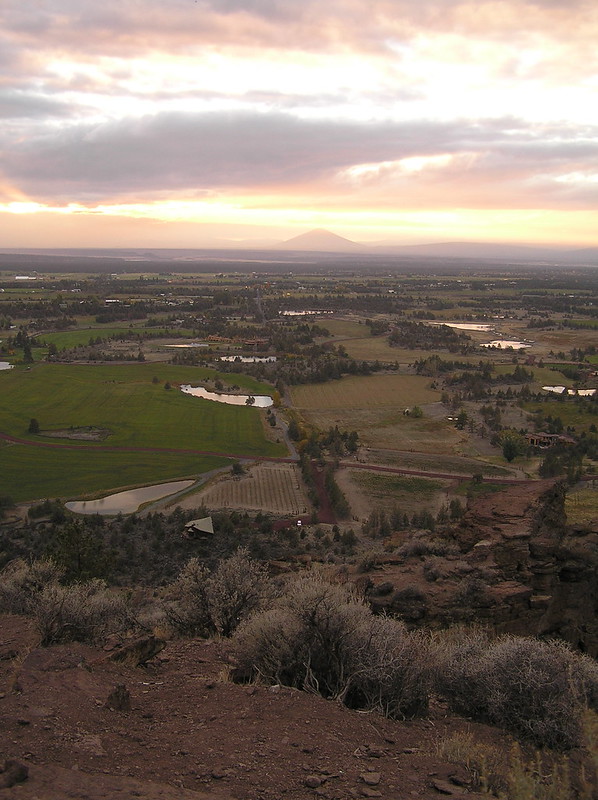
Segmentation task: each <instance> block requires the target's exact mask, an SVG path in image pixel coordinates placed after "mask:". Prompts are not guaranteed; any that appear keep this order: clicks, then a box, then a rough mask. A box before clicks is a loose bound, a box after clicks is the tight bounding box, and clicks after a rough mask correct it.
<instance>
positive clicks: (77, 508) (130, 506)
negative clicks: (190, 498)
mask: <svg viewBox="0 0 598 800" xmlns="http://www.w3.org/2000/svg"><path fill="white" fill-rule="evenodd" d="M193 483H194V481H172V482H171V483H158V484H156V485H154V486H143V487H141V488H140V489H129V490H128V491H126V492H117V493H116V494H109V495H108V496H107V497H102V498H100V499H99V500H73V501H71V502H69V503H66V507H67V508H68V510H69V511H74V512H75V514H133V513H134V512H135V511H137V509H138V508H139V506H140V505H143V503H149V502H151V501H152V500H160V499H161V498H162V497H168V495H170V494H174V493H175V492H180V491H181V490H182V489H187V488H189V486H192V485H193Z"/></svg>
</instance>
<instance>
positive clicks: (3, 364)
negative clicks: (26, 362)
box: [0, 361, 13, 369]
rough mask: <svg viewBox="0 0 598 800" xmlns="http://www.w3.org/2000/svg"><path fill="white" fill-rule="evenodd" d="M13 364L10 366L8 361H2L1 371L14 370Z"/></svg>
mask: <svg viewBox="0 0 598 800" xmlns="http://www.w3.org/2000/svg"><path fill="white" fill-rule="evenodd" d="M12 368H13V364H9V363H8V361H0V369H12Z"/></svg>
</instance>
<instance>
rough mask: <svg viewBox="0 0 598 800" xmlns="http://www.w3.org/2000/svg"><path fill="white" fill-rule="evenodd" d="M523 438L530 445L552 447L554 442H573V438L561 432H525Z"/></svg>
mask: <svg viewBox="0 0 598 800" xmlns="http://www.w3.org/2000/svg"><path fill="white" fill-rule="evenodd" d="M525 439H526V441H527V443H528V444H529V445H531V447H542V448H546V447H552V446H553V445H555V444H575V439H573V438H572V437H571V436H565V435H564V434H562V433H526V434H525Z"/></svg>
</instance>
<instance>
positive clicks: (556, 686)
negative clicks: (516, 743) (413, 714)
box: [436, 632, 598, 750]
mask: <svg viewBox="0 0 598 800" xmlns="http://www.w3.org/2000/svg"><path fill="white" fill-rule="evenodd" d="M437 656H438V660H437V665H436V688H437V690H438V692H439V693H440V694H441V695H442V696H443V697H444V698H445V699H446V700H447V701H448V703H449V705H450V706H451V708H452V709H453V710H455V711H457V712H459V713H464V714H467V715H469V716H471V717H473V718H474V719H478V720H481V721H486V722H489V723H491V724H494V725H499V726H501V727H503V728H505V729H506V730H508V731H510V732H511V733H513V734H515V735H516V736H519V737H521V738H524V739H528V740H530V741H531V742H533V743H534V744H536V745H538V746H540V747H553V748H556V749H563V750H564V749H569V748H572V747H576V746H577V745H579V743H580V741H581V738H582V726H581V720H582V713H583V709H584V707H585V706H587V705H588V704H595V703H596V698H597V697H598V667H597V666H596V665H595V664H593V663H592V662H591V661H590V660H589V659H587V658H584V657H582V656H578V655H577V654H575V653H573V652H572V651H571V650H570V649H569V647H568V646H567V645H566V644H565V643H563V642H557V641H551V642H544V641H539V640H537V639H532V638H524V637H515V636H501V637H499V638H497V639H495V640H493V641H490V640H489V638H488V636H487V635H485V634H484V633H481V632H473V633H469V634H464V635H463V634H461V635H460V636H457V637H455V638H453V640H452V641H448V642H447V641H444V642H443V645H442V646H441V647H440V648H439V650H438V651H437Z"/></svg>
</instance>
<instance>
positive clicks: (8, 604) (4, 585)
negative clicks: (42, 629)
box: [0, 559, 64, 614]
mask: <svg viewBox="0 0 598 800" xmlns="http://www.w3.org/2000/svg"><path fill="white" fill-rule="evenodd" d="M63 575H64V570H63V569H62V568H61V567H59V566H58V565H57V564H56V562H54V561H52V560H51V559H39V560H37V561H32V562H31V563H27V562H26V561H24V560H23V559H17V560H15V561H11V562H10V564H7V565H6V567H4V569H3V570H2V572H1V573H0V610H2V611H8V612H11V613H13V614H30V613H31V612H32V611H33V608H34V607H35V606H36V604H37V603H38V598H39V595H40V594H41V593H42V592H43V591H44V589H45V588H46V587H48V586H51V585H54V584H57V583H58V581H59V580H60V579H61V578H62V577H63Z"/></svg>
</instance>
